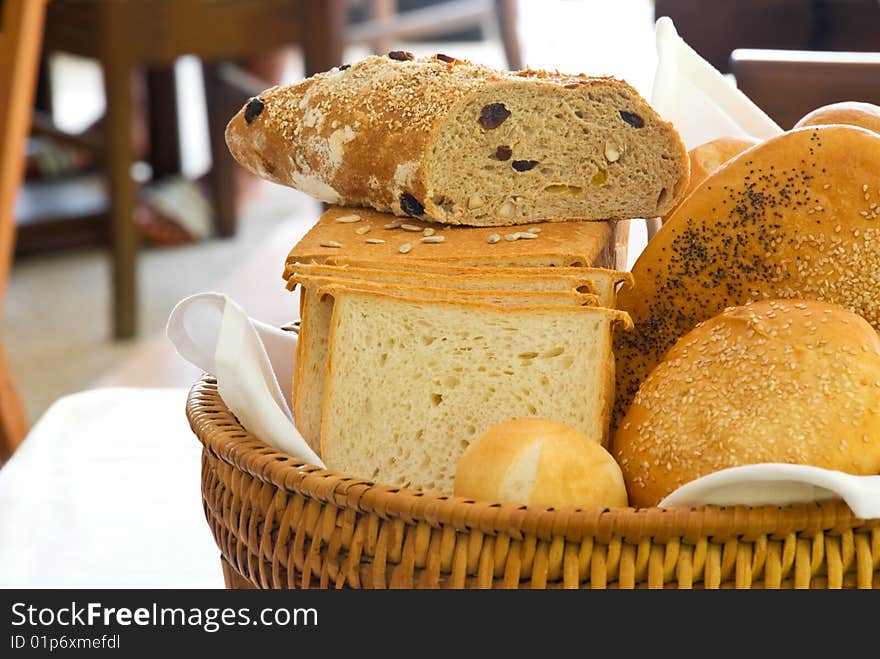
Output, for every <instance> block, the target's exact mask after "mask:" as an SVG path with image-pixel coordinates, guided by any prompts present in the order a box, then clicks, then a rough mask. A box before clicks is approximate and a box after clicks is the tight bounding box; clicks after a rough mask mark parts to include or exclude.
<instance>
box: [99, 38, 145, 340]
mask: <svg viewBox="0 0 880 659" xmlns="http://www.w3.org/2000/svg"><path fill="white" fill-rule="evenodd" d="M111 32H112V30H111ZM120 32H122V30H120ZM131 73H132V71H131V67H130V65H129V63H128V62H127V61H125V58H124V57H119V56H109V57H105V58H104V86H105V88H106V95H107V136H106V140H107V141H106V151H107V157H106V168H107V181H108V187H109V192H110V243H111V252H112V257H111V266H112V267H111V269H112V277H113V284H112V286H113V335H114V336H115V337H116V338H117V339H127V338H131V337H132V336H134V334H135V328H136V294H137V291H136V281H135V278H136V273H135V270H136V258H137V233H136V231H135V225H134V208H135V195H136V190H135V183H134V180H133V179H132V178H131V165H132V145H131V113H132V102H131V86H130V77H131Z"/></svg>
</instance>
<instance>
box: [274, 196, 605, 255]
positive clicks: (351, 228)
mask: <svg viewBox="0 0 880 659" xmlns="http://www.w3.org/2000/svg"><path fill="white" fill-rule="evenodd" d="M367 227H369V228H367ZM386 227H388V228H386ZM392 227H393V228H392ZM409 229H413V230H409ZM364 231H366V233H363V232H364ZM432 232H433V234H432ZM526 232H528V233H529V236H523V235H522V234H523V233H526ZM427 234H432V235H427ZM612 234H613V227H612V225H611V223H609V222H558V223H549V222H545V223H543V224H537V223H533V224H529V225H527V226H524V227H518V228H515V229H509V230H504V229H497V228H488V229H487V228H476V227H449V226H445V225H440V224H435V223H431V222H421V221H418V220H407V219H403V220H402V219H401V218H399V217H394V216H393V215H389V214H388V213H379V212H376V211H370V210H366V209H360V208H359V209H346V208H340V207H338V206H337V207H334V208H330V209H329V210H327V211H326V212H325V213H324V214H323V215H322V216H321V219H319V220H318V222H317V223H316V224H315V225H314V226H313V227H312V228H311V229H310V230H309V232H308V233H307V234H306V235H305V236H304V237H303V238H302V240H300V241H299V243H297V244H296V246H294V248H293V249H292V250H291V251H290V254H289V255H288V257H287V260H288V262H299V263H308V262H310V261H316V262H319V263H320V262H323V261H324V260H325V259H327V258H330V257H335V256H343V257H349V258H355V259H369V260H381V261H391V262H397V263H400V264H401V265H403V264H405V263H407V262H409V261H413V260H416V259H419V260H429V261H437V262H441V263H448V264H450V265H496V266H575V265H579V266H589V265H593V264H595V263H597V262H599V261H600V260H601V259H603V258H604V259H606V260H607V262H608V263H609V264H610V263H611V262H612V261H611V259H610V255H609V254H608V252H609V251H610V250H611V249H612V246H611V245H612V242H613V240H612V238H613V236H612ZM514 236H516V239H515V240H509V239H508V238H513V237H514ZM530 236H531V237H530ZM377 240H379V241H382V242H376V241H377ZM424 240H429V241H432V242H423V241H424ZM437 241H440V242H437ZM405 245H406V246H408V248H407V247H404V246H405ZM401 250H402V251H401Z"/></svg>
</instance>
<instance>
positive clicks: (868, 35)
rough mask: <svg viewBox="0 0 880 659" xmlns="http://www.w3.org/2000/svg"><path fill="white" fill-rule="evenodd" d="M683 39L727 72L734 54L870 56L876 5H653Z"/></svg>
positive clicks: (686, 0) (878, 23) (878, 26)
mask: <svg viewBox="0 0 880 659" xmlns="http://www.w3.org/2000/svg"><path fill="white" fill-rule="evenodd" d="M654 15H655V16H656V17H658V18H659V17H660V16H669V17H670V18H672V20H673V21H674V22H675V27H676V29H677V30H678V33H679V34H680V35H681V36H682V38H683V39H684V40H685V41H687V43H688V44H689V45H690V46H691V47H692V48H693V49H694V50H696V51H697V52H698V53H699V54H700V55H701V56H702V57H703V58H704V59H706V60H708V61H709V62H710V63H711V64H712V65H713V66H714V67H715V68H717V69H718V70H720V71H722V72H725V73H729V72H730V71H731V61H730V54H731V52H733V51H734V50H736V49H737V48H763V49H766V48H772V49H785V50H829V51H858V52H872V51H877V50H880V41H878V38H877V35H878V31H880V3H878V2H877V0H809V1H808V0H737V1H736V2H715V3H712V9H711V11H707V5H706V2H704V1H702V0H655V2H654Z"/></svg>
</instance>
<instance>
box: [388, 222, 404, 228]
mask: <svg viewBox="0 0 880 659" xmlns="http://www.w3.org/2000/svg"><path fill="white" fill-rule="evenodd" d="M401 224H403V222H401V221H400V220H394V221H393V222H389V223H388V224H386V225H385V228H386V229H399V228H400V225H401Z"/></svg>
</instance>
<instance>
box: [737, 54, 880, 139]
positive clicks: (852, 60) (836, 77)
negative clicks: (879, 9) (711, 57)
mask: <svg viewBox="0 0 880 659" xmlns="http://www.w3.org/2000/svg"><path fill="white" fill-rule="evenodd" d="M730 61H731V70H732V72H733V75H734V77H735V78H736V85H737V87H739V88H740V89H741V90H742V91H743V93H744V94H745V95H746V96H748V97H749V98H750V99H752V100H753V101H754V102H755V103H757V104H758V106H760V107H761V109H763V110H764V111H765V112H766V113H767V114H769V115H770V116H771V117H772V118H773V120H774V121H775V122H776V123H778V124H779V125H780V126H782V127H783V128H786V129H788V128H791V127H792V126H793V125H794V124H795V123H796V122H797V120H798V119H800V118H801V117H803V116H804V115H805V114H807V112H810V111H811V110H815V109H816V108H818V107H820V106H822V105H827V104H829V103H835V102H838V101H864V102H866V103H874V104H877V105H880V84H878V81H880V53H854V52H845V53H843V52H822V51H801V50H757V49H748V48H742V49H737V50H735V51H733V53H732V54H731V57H730Z"/></svg>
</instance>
